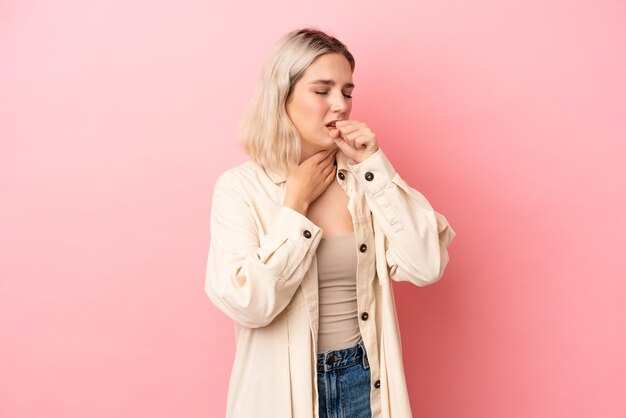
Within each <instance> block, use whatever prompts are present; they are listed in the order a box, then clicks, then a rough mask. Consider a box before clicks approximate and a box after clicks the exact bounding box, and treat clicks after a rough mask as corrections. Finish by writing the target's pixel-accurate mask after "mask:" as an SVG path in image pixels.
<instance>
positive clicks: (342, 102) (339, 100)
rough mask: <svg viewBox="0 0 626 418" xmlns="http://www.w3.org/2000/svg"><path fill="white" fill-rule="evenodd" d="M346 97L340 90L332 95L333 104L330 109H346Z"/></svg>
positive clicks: (342, 110)
mask: <svg viewBox="0 0 626 418" xmlns="http://www.w3.org/2000/svg"><path fill="white" fill-rule="evenodd" d="M348 100H349V99H348V98H347V97H345V96H344V95H343V93H342V92H339V93H337V94H335V95H334V96H333V104H332V110H333V111H334V112H344V111H346V110H347V109H348V106H349V102H348Z"/></svg>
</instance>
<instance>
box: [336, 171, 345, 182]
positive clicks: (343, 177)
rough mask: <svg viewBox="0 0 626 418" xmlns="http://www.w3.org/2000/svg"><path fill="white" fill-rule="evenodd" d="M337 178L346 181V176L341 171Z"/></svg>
mask: <svg viewBox="0 0 626 418" xmlns="http://www.w3.org/2000/svg"><path fill="white" fill-rule="evenodd" d="M337 176H338V177H339V178H340V179H341V180H345V179H346V175H345V174H343V173H342V172H341V171H340V172H339V174H337Z"/></svg>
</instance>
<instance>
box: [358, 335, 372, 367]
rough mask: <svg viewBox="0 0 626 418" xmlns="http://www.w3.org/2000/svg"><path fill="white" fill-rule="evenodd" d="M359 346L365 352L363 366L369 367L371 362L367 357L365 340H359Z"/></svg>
mask: <svg viewBox="0 0 626 418" xmlns="http://www.w3.org/2000/svg"><path fill="white" fill-rule="evenodd" d="M359 346H360V347H361V351H362V352H363V367H364V368H365V369H369V368H370V363H369V361H368V359H367V350H365V343H364V342H363V340H361V341H360V342H359Z"/></svg>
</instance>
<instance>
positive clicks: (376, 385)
mask: <svg viewBox="0 0 626 418" xmlns="http://www.w3.org/2000/svg"><path fill="white" fill-rule="evenodd" d="M374 387H375V388H376V389H378V388H379V387H380V380H377V381H376V382H375V383H374Z"/></svg>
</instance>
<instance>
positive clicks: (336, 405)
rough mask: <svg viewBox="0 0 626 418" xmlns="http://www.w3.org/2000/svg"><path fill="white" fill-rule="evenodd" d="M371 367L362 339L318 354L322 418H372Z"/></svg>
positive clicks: (318, 388)
mask: <svg viewBox="0 0 626 418" xmlns="http://www.w3.org/2000/svg"><path fill="white" fill-rule="evenodd" d="M370 388H371V379H370V366H369V362H368V359H367V353H366V352H365V346H364V345H363V340H361V341H359V342H358V343H357V344H356V345H355V346H353V347H350V348H344V349H341V350H330V351H326V352H325V353H318V354H317V390H318V392H319V398H318V399H319V407H320V410H319V415H320V418H371V417H372V412H371V409H370Z"/></svg>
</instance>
